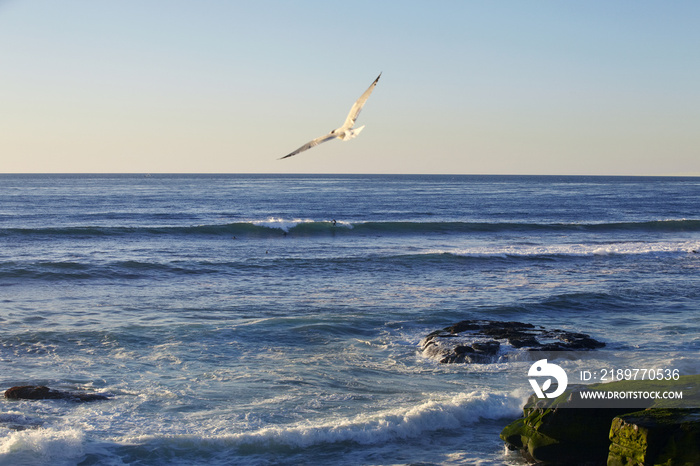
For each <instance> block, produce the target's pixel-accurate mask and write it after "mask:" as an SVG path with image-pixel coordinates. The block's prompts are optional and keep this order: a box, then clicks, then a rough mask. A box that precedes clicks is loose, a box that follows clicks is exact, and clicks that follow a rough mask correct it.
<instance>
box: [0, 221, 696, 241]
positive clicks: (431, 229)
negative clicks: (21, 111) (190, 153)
mask: <svg viewBox="0 0 700 466" xmlns="http://www.w3.org/2000/svg"><path fill="white" fill-rule="evenodd" d="M509 231H513V232H531V231H532V232H534V231H541V232H547V231H551V232H558V231H560V232H567V231H570V232H586V231H588V232H608V231H609V232H615V231H639V232H653V231H657V232H698V231H700V220H685V219H682V220H658V221H648V222H622V223H517V222H497V223H487V222H342V221H338V222H335V223H334V222H332V221H313V220H299V219H291V220H284V219H277V218H270V219H265V220H254V221H250V222H236V223H225V224H214V225H194V226H134V227H130V226H117V227H108V226H70V227H60V228H52V227H48V228H4V229H0V237H12V236H34V235H39V236H72V237H99V236H115V235H116V236H129V235H177V236H183V235H184V236H186V235H195V236H202V235H227V236H236V237H239V236H240V237H265V236H274V235H280V234H289V235H295V236H328V235H413V234H450V233H455V234H459V233H489V232H493V233H498V232H509Z"/></svg>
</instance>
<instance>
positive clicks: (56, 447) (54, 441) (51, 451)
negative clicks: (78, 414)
mask: <svg viewBox="0 0 700 466" xmlns="http://www.w3.org/2000/svg"><path fill="white" fill-rule="evenodd" d="M84 443H85V436H84V434H83V432H82V431H80V430H78V429H74V428H68V429H60V430H58V429H53V428H51V429H42V428H39V429H27V430H22V431H14V432H10V433H9V435H7V436H6V437H5V438H2V439H0V464H9V463H10V462H11V464H56V465H59V464H75V463H76V459H78V458H80V457H82V456H83V454H84V449H83V445H84Z"/></svg>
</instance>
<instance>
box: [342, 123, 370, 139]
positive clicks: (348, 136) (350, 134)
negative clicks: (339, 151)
mask: <svg viewBox="0 0 700 466" xmlns="http://www.w3.org/2000/svg"><path fill="white" fill-rule="evenodd" d="M364 127H365V125H362V126H360V127H359V128H354V129H351V130H348V131H345V134H344V135H343V138H342V139H343V141H348V140H350V139H352V138H356V137H357V135H358V134H360V131H362V129H363V128H364Z"/></svg>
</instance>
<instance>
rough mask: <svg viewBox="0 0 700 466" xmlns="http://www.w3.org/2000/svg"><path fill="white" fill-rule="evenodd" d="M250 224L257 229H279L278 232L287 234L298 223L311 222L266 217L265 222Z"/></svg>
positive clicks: (307, 221)
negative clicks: (257, 227)
mask: <svg viewBox="0 0 700 466" xmlns="http://www.w3.org/2000/svg"><path fill="white" fill-rule="evenodd" d="M251 223H252V224H253V225H256V226H259V227H266V228H273V229H279V230H282V231H284V232H285V233H289V230H290V229H291V228H294V227H295V226H297V225H299V224H300V223H313V220H308V219H304V220H302V219H294V220H285V219H283V218H279V217H268V218H267V219H266V220H255V221H253V222H251Z"/></svg>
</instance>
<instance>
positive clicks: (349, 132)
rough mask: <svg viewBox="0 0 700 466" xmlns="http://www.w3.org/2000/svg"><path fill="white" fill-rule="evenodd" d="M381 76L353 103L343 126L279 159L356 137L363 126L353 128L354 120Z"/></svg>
mask: <svg viewBox="0 0 700 466" xmlns="http://www.w3.org/2000/svg"><path fill="white" fill-rule="evenodd" d="M381 76H382V74H381V73H379V76H377V79H375V80H374V82H372V84H370V86H369V87H368V88H367V90H366V91H365V92H364V93H363V94H362V95H361V96H360V98H359V99H357V100H356V101H355V103H354V104H353V105H352V108H351V109H350V113H348V116H347V118H346V119H345V122H344V123H343V126H341V127H339V128H336V129H334V130H333V131H331V132H330V133H328V134H326V135H324V136H321V137H318V138H316V139H314V140H313V141H309V142H307V143H306V144H304V145H303V146H301V147H300V148H298V149H297V150H295V151H294V152H291V153H289V154H287V155H285V156H284V157H281V158H280V160H281V159H286V158H287V157H291V156H293V155H297V154H298V153H299V152H304V151H305V150H308V149H311V148H312V147H315V146H317V145H319V144H321V143H322V142H326V141H330V140H331V139H341V140H343V141H348V140H350V139H352V138H355V137H357V135H358V134H360V131H362V129H363V128H364V125H362V126H360V127H359V128H353V126H355V120H357V117H358V116H359V115H360V111H361V110H362V107H363V106H364V105H365V102H367V99H369V96H370V94H371V93H372V91H373V90H374V87H375V86H376V85H377V82H378V81H379V78H380V77H381Z"/></svg>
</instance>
